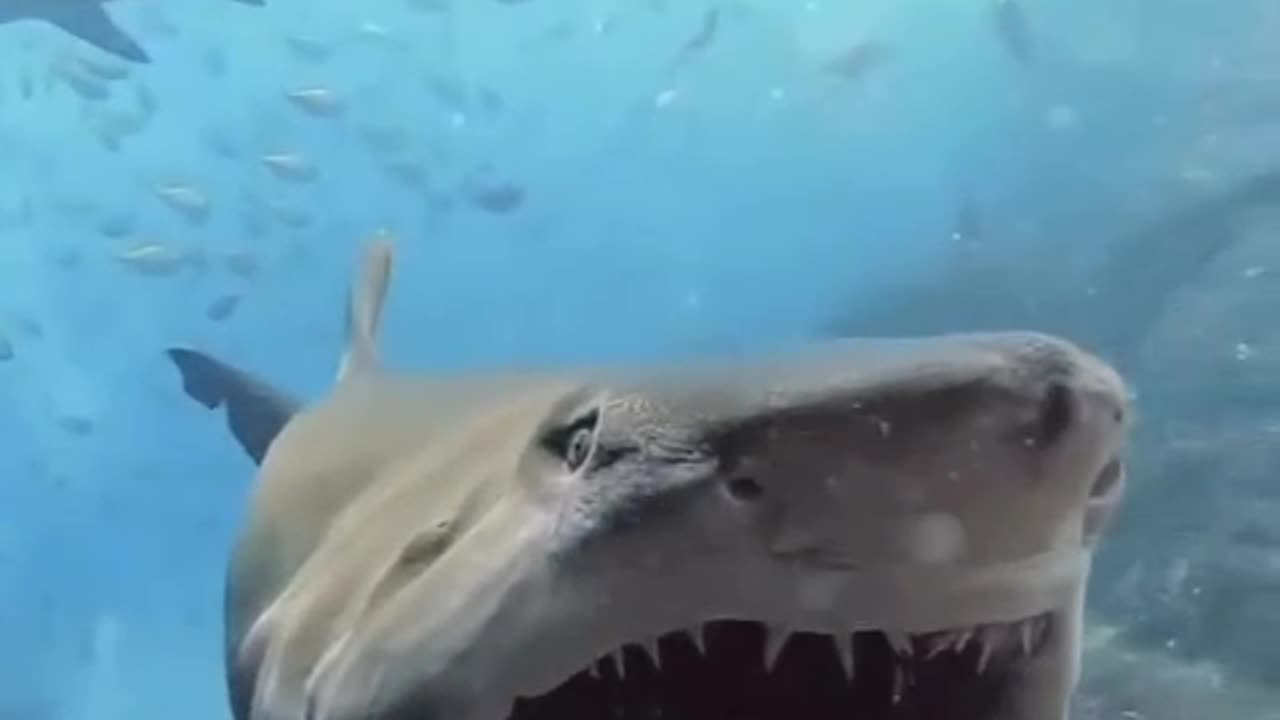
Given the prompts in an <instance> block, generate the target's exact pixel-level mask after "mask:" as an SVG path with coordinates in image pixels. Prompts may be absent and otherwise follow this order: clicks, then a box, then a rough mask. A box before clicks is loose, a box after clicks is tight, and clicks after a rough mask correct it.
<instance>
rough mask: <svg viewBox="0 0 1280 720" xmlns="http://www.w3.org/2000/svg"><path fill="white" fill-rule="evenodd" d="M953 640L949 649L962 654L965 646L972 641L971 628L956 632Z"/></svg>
mask: <svg viewBox="0 0 1280 720" xmlns="http://www.w3.org/2000/svg"><path fill="white" fill-rule="evenodd" d="M954 638H955V640H954V642H952V644H951V647H953V648H955V651H956V652H958V653H959V652H964V649H965V646H966V645H968V644H969V641H970V640H972V639H973V628H965V629H964V630H959V631H957V632H956V634H955V636H954Z"/></svg>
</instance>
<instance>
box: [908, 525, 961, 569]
mask: <svg viewBox="0 0 1280 720" xmlns="http://www.w3.org/2000/svg"><path fill="white" fill-rule="evenodd" d="M907 533H908V534H907V544H908V551H909V552H910V553H911V558H912V559H913V560H914V561H916V562H918V563H923V564H927V565H936V564H940V563H947V562H954V561H956V560H957V559H959V558H960V556H961V555H963V554H964V551H965V542H966V541H965V532H964V525H963V524H961V523H960V519H959V518H957V517H956V516H955V515H952V514H950V513H925V514H923V515H918V516H916V517H915V518H914V519H912V520H910V521H909V522H908V524H907Z"/></svg>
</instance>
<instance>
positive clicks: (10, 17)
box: [0, 0, 266, 63]
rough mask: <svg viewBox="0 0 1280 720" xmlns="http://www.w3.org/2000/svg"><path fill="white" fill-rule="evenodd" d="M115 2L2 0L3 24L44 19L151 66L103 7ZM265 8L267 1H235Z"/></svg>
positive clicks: (0, 20) (143, 51)
mask: <svg viewBox="0 0 1280 720" xmlns="http://www.w3.org/2000/svg"><path fill="white" fill-rule="evenodd" d="M111 1H112V0H0V25H4V24H6V23H11V22H17V21H20V20H42V21H44V22H46V23H49V24H51V25H54V26H56V27H57V28H59V29H61V30H62V31H63V32H66V33H69V34H71V35H74V36H76V37H78V38H80V39H81V40H83V41H85V42H87V43H89V44H90V45H93V46H94V47H96V48H98V49H99V50H102V51H103V52H106V53H109V54H111V55H115V56H116V57H119V58H122V59H124V60H129V61H131V62H135V63H150V62H151V56H150V55H149V54H148V53H147V51H146V49H145V48H143V47H142V45H141V44H139V43H138V41H137V40H136V39H134V37H133V36H132V35H130V34H129V33H128V32H127V31H125V30H124V29H123V28H121V27H120V26H119V25H118V24H116V22H115V21H114V20H113V19H112V18H111V16H110V15H109V14H107V11H106V8H104V7H103V5H105V4H107V3H108V2H111ZM235 2H238V3H240V4H242V5H256V6H262V5H265V4H266V0H235Z"/></svg>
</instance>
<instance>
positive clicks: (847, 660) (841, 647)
mask: <svg viewBox="0 0 1280 720" xmlns="http://www.w3.org/2000/svg"><path fill="white" fill-rule="evenodd" d="M831 640H832V642H834V643H835V644H836V655H837V656H838V657H839V658H840V667H842V668H844V674H845V677H847V678H848V679H850V680H852V679H853V635H850V634H848V633H840V634H837V635H834V636H832V638H831Z"/></svg>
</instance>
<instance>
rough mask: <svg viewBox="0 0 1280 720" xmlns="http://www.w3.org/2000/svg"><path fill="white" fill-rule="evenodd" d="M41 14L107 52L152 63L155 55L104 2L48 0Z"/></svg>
mask: <svg viewBox="0 0 1280 720" xmlns="http://www.w3.org/2000/svg"><path fill="white" fill-rule="evenodd" d="M42 11H43V14H42V15H41V16H40V17H42V18H43V19H44V20H47V21H48V22H51V23H53V24H54V25H57V26H58V27H59V28H61V29H62V30H64V31H66V32H69V33H71V34H72V35H75V36H76V37H78V38H80V39H81V40H84V41H85V42H87V43H89V44H90V45H93V46H95V47H97V48H99V49H100V50H102V51H104V52H108V53H111V54H112V55H115V56H117V57H121V58H124V59H125V60H131V61H133V62H137V63H149V62H151V56H150V55H147V51H146V50H143V49H142V46H141V45H139V44H138V41H137V40H134V39H133V38H132V37H130V36H129V34H128V33H126V32H125V31H124V30H123V29H121V28H120V26H119V25H116V23H115V21H114V20H112V19H111V16H110V15H108V14H107V11H106V10H105V9H103V7H102V5H100V4H98V3H96V2H71V3H61V2H58V3H55V2H48V3H46V4H45V7H44V8H42Z"/></svg>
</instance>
